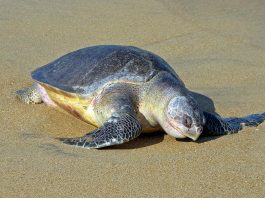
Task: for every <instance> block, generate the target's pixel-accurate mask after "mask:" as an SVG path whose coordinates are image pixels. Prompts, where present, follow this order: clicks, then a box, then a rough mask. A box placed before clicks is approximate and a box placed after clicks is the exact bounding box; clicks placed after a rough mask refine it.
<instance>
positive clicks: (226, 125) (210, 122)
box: [202, 112, 265, 136]
mask: <svg viewBox="0 0 265 198" xmlns="http://www.w3.org/2000/svg"><path fill="white" fill-rule="evenodd" d="M203 114H204V117H205V120H206V122H205V125H204V127H203V132H202V134H203V135H205V136H215V135H227V134H232V133H237V132H238V131H240V130H241V129H243V127H245V126H248V127H252V126H258V125H259V124H261V123H262V122H263V121H264V120H265V112H264V113H261V114H251V115H248V116H245V117H241V118H236V117H231V118H221V117H220V116H218V115H214V114H211V113H208V112H203Z"/></svg>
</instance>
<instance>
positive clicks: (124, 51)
mask: <svg viewBox="0 0 265 198" xmlns="http://www.w3.org/2000/svg"><path fill="white" fill-rule="evenodd" d="M159 71H168V72H170V73H172V74H173V75H174V76H175V77H176V78H178V76H177V74H176V73H175V72H174V70H173V69H172V68H171V67H170V66H169V64H168V63H166V62H165V61H164V60H163V59H162V58H160V57H159V56H157V55H155V54H153V53H151V52H148V51H145V50H142V49H140V48H136V47H132V46H119V45H99V46H93V47H87V48H83V49H79V50H77V51H74V52H71V53H69V54H66V55H64V56H62V57H60V58H58V59H56V60H55V61H53V62H51V63H49V64H47V65H44V66H42V67H40V68H38V69H36V70H35V71H33V72H32V74H31V75H32V78H33V79H34V80H36V81H39V82H41V83H45V84H48V85H50V86H53V87H56V88H58V89H61V90H63V91H66V92H71V93H76V94H79V95H89V94H91V93H92V92H94V91H95V90H97V89H98V88H99V87H101V86H102V85H104V84H106V83H108V82H113V81H125V82H133V83H139V82H147V81H149V80H150V79H152V78H153V77H154V76H155V75H156V74H157V73H158V72H159ZM178 79H179V78H178Z"/></svg>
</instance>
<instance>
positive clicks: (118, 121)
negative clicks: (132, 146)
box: [59, 113, 142, 149]
mask: <svg viewBox="0 0 265 198" xmlns="http://www.w3.org/2000/svg"><path fill="white" fill-rule="evenodd" d="M141 131H142V129H141V125H140V123H139V121H138V120H137V119H136V118H134V116H132V115H129V114H127V113H122V114H118V115H116V114H115V116H112V117H111V118H110V119H108V121H107V122H105V123H104V125H103V126H102V127H100V128H98V129H96V130H94V131H92V132H91V133H87V134H86V135H84V136H83V137H78V138H59V139H60V140H61V141H63V142H64V143H65V144H70V145H74V146H78V147H83V148H88V149H90V148H102V147H107V146H112V145H117V144H122V143H125V142H128V141H130V140H133V139H134V138H136V137H138V136H139V135H140V133H141Z"/></svg>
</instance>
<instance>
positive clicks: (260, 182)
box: [0, 0, 265, 198]
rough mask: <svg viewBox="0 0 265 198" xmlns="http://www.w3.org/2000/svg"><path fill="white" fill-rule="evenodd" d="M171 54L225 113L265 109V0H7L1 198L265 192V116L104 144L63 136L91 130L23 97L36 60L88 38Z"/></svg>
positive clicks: (0, 14)
mask: <svg viewBox="0 0 265 198" xmlns="http://www.w3.org/2000/svg"><path fill="white" fill-rule="evenodd" d="M98 44H122V45H135V46H138V47H141V48H144V49H146V50H149V51H152V52H154V53H156V54H158V55H160V56H161V57H163V58H164V59H165V60H166V61H167V62H168V63H169V64H170V65H171V66H172V67H173V68H174V69H175V70H176V71H177V73H178V74H179V76H180V77H181V79H182V80H183V81H184V82H185V84H186V86H187V87H188V88H189V89H190V90H193V91H194V92H196V93H197V95H198V93H199V94H201V96H203V97H204V98H206V97H207V98H208V100H207V101H208V102H205V100H203V101H201V105H202V106H203V107H202V108H205V109H210V110H211V111H215V112H217V113H219V114H220V115H222V116H227V117H230V116H244V115H248V114H252V113H262V112H264V111H265V100H264V98H265V3H264V1H261V0H253V1H241V0H225V1H218V0H214V1H210V0H208V1H190V0H185V1H184V0H145V1H140V0H139V1H138V0H137V1H129V0H113V1H107V0H102V1H98V0H90V1H86V0H76V1H70V0H54V1H40V0H23V1H19V0H0V46H1V48H0V69H1V70H0V71H1V72H0V79H1V80H0V87H1V95H0V101H1V103H0V119H1V120H0V122H1V124H0V158H1V159H0V175H1V176H0V178H1V179H0V197H27V198H28V197H264V195H265V188H264V186H265V157H264V156H265V123H263V124H261V125H260V126H258V127H257V128H247V129H244V130H242V131H241V132H240V133H238V134H235V135H228V136H222V137H218V138H201V139H200V140H199V141H198V142H192V141H189V140H182V141H179V140H175V139H174V138H171V137H169V136H168V135H166V134H165V133H163V132H161V133H155V134H148V135H142V136H140V137H139V138H137V139H136V140H134V141H132V142H129V143H127V144H123V145H120V146H115V147H112V148H108V149H102V150H87V149H80V148H75V147H71V146H67V145H65V144H62V143H61V142H59V141H58V140H56V139H55V138H56V137H74V136H80V135H83V134H84V133H87V132H89V131H91V130H93V129H94V128H93V127H92V126H90V125H88V124H86V123H84V122H82V121H80V120H77V119H76V118H74V117H72V116H70V115H67V114H62V113H61V112H58V111H56V110H54V109H52V108H48V107H47V106H45V105H43V104H41V105H26V104H23V103H21V102H20V101H18V99H17V98H16V97H15V91H16V90H18V89H20V88H22V87H26V86H29V85H31V83H32V82H33V81H32V80H31V77H30V72H31V71H32V70H34V69H35V68H37V67H39V66H42V65H44V64H47V63H49V62H50V61H52V60H54V59H56V58H58V57H60V56H62V55H64V54H66V53H68V52H71V51H74V50H76V49H79V48H83V47H87V46H92V45H98Z"/></svg>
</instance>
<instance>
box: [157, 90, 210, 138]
mask: <svg viewBox="0 0 265 198" xmlns="http://www.w3.org/2000/svg"><path fill="white" fill-rule="evenodd" d="M165 114H166V115H165V120H164V121H165V122H164V123H163V124H162V127H163V128H164V130H165V131H166V132H167V133H168V134H169V135H171V136H173V137H175V138H186V137H188V138H191V139H192V140H194V141H195V140H197V139H198V137H199V136H200V134H201V133H202V129H203V125H204V123H205V118H204V116H203V114H202V112H201V111H200V110H199V107H198V104H197V102H196V101H195V100H194V99H193V98H192V97H191V96H189V95H188V96H176V97H173V98H172V99H171V100H169V103H168V105H167V107H166V108H165Z"/></svg>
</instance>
